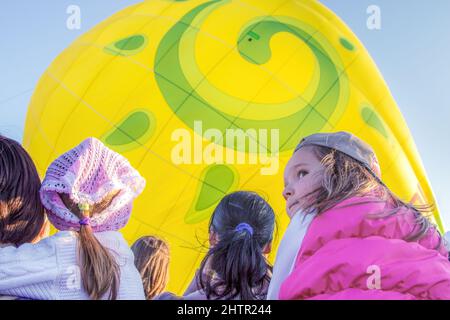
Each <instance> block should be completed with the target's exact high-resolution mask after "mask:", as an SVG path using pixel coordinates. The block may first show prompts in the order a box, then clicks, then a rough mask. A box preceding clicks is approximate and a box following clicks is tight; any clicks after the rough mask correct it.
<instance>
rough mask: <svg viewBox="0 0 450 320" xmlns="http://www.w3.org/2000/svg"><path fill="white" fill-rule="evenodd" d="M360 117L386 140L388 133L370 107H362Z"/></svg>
mask: <svg viewBox="0 0 450 320" xmlns="http://www.w3.org/2000/svg"><path fill="white" fill-rule="evenodd" d="M361 117H362V118H363V120H364V122H365V123H366V124H367V125H368V126H369V127H372V128H373V129H375V130H377V131H378V132H379V133H380V134H381V135H382V136H383V137H385V138H386V139H388V137H389V136H388V131H387V130H386V127H385V125H384V123H383V120H381V118H380V117H379V116H378V114H377V113H376V112H375V111H374V110H373V109H372V108H371V107H370V106H367V105H365V106H363V107H362V109H361Z"/></svg>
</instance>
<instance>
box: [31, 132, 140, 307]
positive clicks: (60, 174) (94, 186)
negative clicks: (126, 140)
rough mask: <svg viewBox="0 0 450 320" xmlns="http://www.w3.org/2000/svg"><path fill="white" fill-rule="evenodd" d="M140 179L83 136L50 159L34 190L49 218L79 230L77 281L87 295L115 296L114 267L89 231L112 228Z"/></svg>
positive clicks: (125, 214) (126, 213)
mask: <svg viewBox="0 0 450 320" xmlns="http://www.w3.org/2000/svg"><path fill="white" fill-rule="evenodd" d="M144 186H145V180H144V178H142V177H141V176H140V174H139V173H138V172H137V171H136V170H135V169H134V168H133V167H132V166H131V165H130V163H129V162H128V161H127V160H126V159H125V158H124V157H122V156H121V155H120V154H118V153H116V152H114V151H112V150H110V149H108V148H107V147H106V146H104V145H103V144H102V143H101V142H100V141H99V140H97V139H95V138H89V139H86V140H84V141H83V142H82V143H81V144H80V145H78V146H77V147H75V148H73V149H71V150H69V151H68V152H66V153H64V154H63V155H61V156H60V157H59V158H58V159H56V160H55V161H53V163H52V164H51V165H50V166H49V168H48V169H47V172H46V176H45V179H44V181H43V182H42V187H41V190H40V194H41V199H42V203H43V204H44V206H45V207H46V209H47V211H48V217H49V220H50V221H51V222H52V224H53V225H54V226H55V227H56V228H57V229H59V230H71V231H76V232H78V234H79V240H80V241H79V251H80V255H79V256H80V259H81V261H80V262H79V264H80V266H81V276H82V281H83V286H84V288H85V290H86V292H87V293H88V294H89V296H90V297H91V298H92V299H100V298H102V296H103V295H104V294H106V293H108V292H109V297H110V298H111V299H115V298H116V297H117V291H118V286H119V266H118V265H117V263H116V261H115V259H114V257H113V256H112V255H111V254H110V253H109V251H108V250H107V249H106V248H104V247H103V246H102V245H101V244H100V242H99V241H98V240H97V239H96V237H95V236H94V235H93V233H94V232H101V231H117V230H119V229H121V228H122V227H124V226H125V225H126V223H127V222H128V219H129V217H130V214H131V206H132V201H133V200H134V198H136V197H137V196H138V195H139V194H140V193H141V192H142V190H143V188H144Z"/></svg>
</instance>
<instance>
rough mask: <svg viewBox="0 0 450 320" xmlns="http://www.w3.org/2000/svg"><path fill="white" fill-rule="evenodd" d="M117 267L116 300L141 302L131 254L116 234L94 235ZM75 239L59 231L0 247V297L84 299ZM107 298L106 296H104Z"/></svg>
mask: <svg viewBox="0 0 450 320" xmlns="http://www.w3.org/2000/svg"><path fill="white" fill-rule="evenodd" d="M95 236H96V237H97V239H98V240H99V241H100V243H101V244H102V245H103V246H105V247H106V248H108V249H109V250H110V252H111V253H112V254H113V255H114V257H115V258H116V261H117V263H118V264H119V267H120V285H119V291H118V299H130V300H135V299H136V300H144V299H145V295H144V289H143V286H142V280H141V277H140V275H139V272H138V271H137V269H136V268H135V266H134V255H133V252H132V251H131V249H130V248H129V247H128V244H127V243H126V241H125V239H124V238H123V236H122V235H121V234H120V233H119V232H116V231H107V232H99V233H95ZM77 246H78V237H77V235H76V234H75V233H74V232H70V231H61V232H58V233H56V234H55V235H54V236H51V237H49V238H46V239H44V240H42V241H40V242H38V243H36V244H24V245H22V246H20V247H18V248H15V247H13V246H10V247H5V248H0V295H9V296H17V297H22V298H29V299H36V300H67V299H70V300H72V299H74V300H75V299H81V300H87V299H89V296H88V295H87V293H86V292H85V291H84V289H83V285H82V281H81V275H80V269H79V267H78V264H77V251H78V250H77ZM105 298H107V297H105Z"/></svg>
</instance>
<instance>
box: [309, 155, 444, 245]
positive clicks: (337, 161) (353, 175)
mask: <svg viewBox="0 0 450 320" xmlns="http://www.w3.org/2000/svg"><path fill="white" fill-rule="evenodd" d="M308 147H309V148H311V149H310V150H312V151H313V152H314V154H315V155H316V157H317V159H318V160H319V161H321V163H322V165H323V167H324V169H323V174H322V179H321V185H320V186H319V187H318V188H317V189H316V190H313V191H312V192H311V193H309V194H308V195H306V198H305V199H306V204H305V205H304V208H303V209H304V210H306V211H307V212H310V211H313V210H315V211H316V212H317V213H318V214H321V213H322V212H324V211H326V210H328V209H330V208H332V207H334V206H336V205H337V204H338V203H340V202H341V201H343V200H345V199H348V198H350V197H354V196H364V195H368V194H371V195H374V196H376V197H377V198H378V199H379V201H380V202H388V203H389V204H391V205H392V209H391V210H389V211H388V212H380V213H377V214H373V215H371V216H370V217H369V218H382V217H387V216H391V215H394V214H396V213H397V212H399V211H400V210H401V209H402V208H408V209H410V210H412V212H413V213H414V214H415V223H416V226H417V227H418V228H414V229H413V231H412V232H411V233H410V234H409V235H408V236H407V237H406V238H405V239H404V240H405V241H417V240H419V239H421V238H422V237H424V236H425V235H426V234H427V232H428V231H429V229H431V228H434V229H436V227H435V226H434V225H433V224H432V223H431V221H430V220H429V219H428V217H429V216H430V213H431V212H432V210H433V206H432V205H413V204H411V203H407V202H405V201H403V200H401V199H400V198H399V197H398V196H397V195H395V194H394V193H393V192H392V191H391V190H390V189H389V188H388V187H387V186H386V185H384V184H383V183H381V182H380V181H379V180H378V179H377V178H375V176H374V175H373V174H372V173H371V172H370V171H369V170H368V169H367V168H366V167H365V166H364V165H362V164H361V163H359V162H358V161H356V160H354V159H353V158H351V157H349V156H347V155H346V154H344V153H342V152H339V151H337V150H335V149H331V148H327V147H322V146H308ZM438 234H439V232H438ZM441 242H442V238H441ZM440 245H441V243H439V245H438V247H439V246H440Z"/></svg>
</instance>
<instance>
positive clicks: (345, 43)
mask: <svg viewBox="0 0 450 320" xmlns="http://www.w3.org/2000/svg"><path fill="white" fill-rule="evenodd" d="M339 42H340V43H341V45H342V46H343V47H344V48H345V49H347V50H349V51H353V50H355V46H354V45H353V44H352V43H351V42H350V41H349V40H347V39H345V38H340V39H339Z"/></svg>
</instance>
